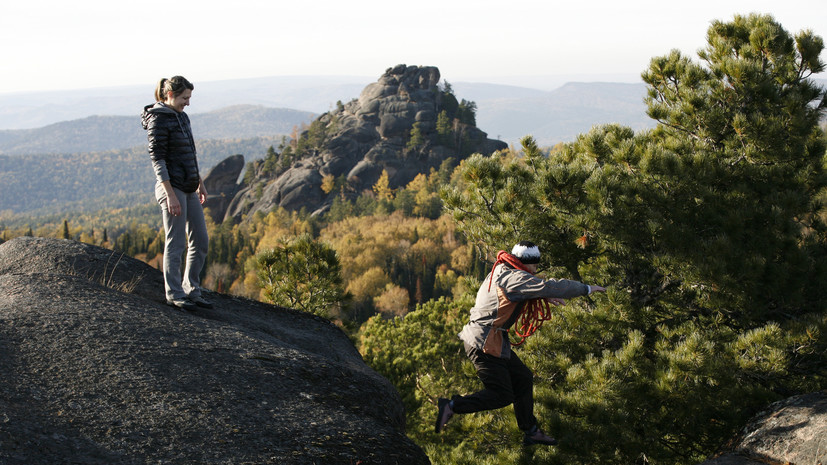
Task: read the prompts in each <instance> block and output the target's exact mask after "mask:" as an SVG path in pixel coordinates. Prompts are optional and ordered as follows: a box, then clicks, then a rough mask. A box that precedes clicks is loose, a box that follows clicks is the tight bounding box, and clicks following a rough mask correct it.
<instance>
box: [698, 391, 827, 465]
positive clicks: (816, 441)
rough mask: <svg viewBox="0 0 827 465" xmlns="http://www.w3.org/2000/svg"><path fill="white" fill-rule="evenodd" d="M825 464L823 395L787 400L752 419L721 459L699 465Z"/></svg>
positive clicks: (826, 443)
mask: <svg viewBox="0 0 827 465" xmlns="http://www.w3.org/2000/svg"><path fill="white" fill-rule="evenodd" d="M824 463H827V391H821V392H815V393H811V394H804V395H800V396H795V397H790V398H788V399H784V400H782V401H779V402H776V403H774V404H772V405H771V406H769V408H767V409H766V410H765V411H763V412H761V413H759V414H758V415H756V416H755V417H754V418H753V419H752V420H751V421H750V422H749V424H748V425H747V426H746V427H745V428H744V429H743V430H742V431H741V432H740V434H739V435H738V437H737V438H735V439H734V440H733V441H731V445H730V446H728V447H727V450H726V451H724V452H723V453H722V454H721V455H719V456H718V457H716V458H714V459H710V460H707V461H705V462H703V464H701V465H762V464H773V465H775V464H790V465H804V464H824Z"/></svg>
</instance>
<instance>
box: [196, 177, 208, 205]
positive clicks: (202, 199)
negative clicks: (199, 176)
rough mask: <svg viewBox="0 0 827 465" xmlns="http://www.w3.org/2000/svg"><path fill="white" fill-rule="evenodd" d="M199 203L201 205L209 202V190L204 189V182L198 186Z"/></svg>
mask: <svg viewBox="0 0 827 465" xmlns="http://www.w3.org/2000/svg"><path fill="white" fill-rule="evenodd" d="M198 201H199V202H201V205H203V204H204V202H206V201H207V188H206V187H204V181H201V182H200V183H199V184H198Z"/></svg>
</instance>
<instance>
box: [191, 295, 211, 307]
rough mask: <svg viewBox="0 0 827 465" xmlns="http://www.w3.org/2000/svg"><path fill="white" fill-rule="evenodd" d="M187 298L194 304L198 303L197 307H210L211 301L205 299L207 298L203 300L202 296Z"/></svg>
mask: <svg viewBox="0 0 827 465" xmlns="http://www.w3.org/2000/svg"><path fill="white" fill-rule="evenodd" d="M189 299H190V301H191V302H192V303H194V304H195V305H198V306H199V307H202V308H212V303H211V302H209V301H207V300H204V298H203V297H201V296H200V295H199V296H195V297H193V296H189Z"/></svg>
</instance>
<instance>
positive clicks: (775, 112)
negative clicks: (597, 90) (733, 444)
mask: <svg viewBox="0 0 827 465" xmlns="http://www.w3.org/2000/svg"><path fill="white" fill-rule="evenodd" d="M822 49H823V42H822V40H821V38H820V37H816V36H814V35H813V34H812V33H811V32H808V31H805V32H802V33H799V34H798V35H797V36H796V37H795V38H793V37H792V36H790V34H789V33H787V32H786V31H785V30H784V29H783V28H782V27H781V26H780V25H779V24H777V23H776V22H775V21H774V20H773V19H772V18H771V17H769V16H761V15H750V16H747V17H743V16H736V17H735V19H734V21H732V22H729V23H723V22H714V23H713V24H712V26H711V27H710V29H709V34H708V45H707V47H706V48H705V49H704V50H702V51H701V52H699V56H700V58H701V59H702V60H704V61H705V64H703V65H701V64H697V63H694V62H693V61H692V60H690V59H689V58H687V57H684V56H682V55H681V54H680V53H679V52H672V53H671V54H669V55H667V56H665V57H658V58H655V59H653V60H652V62H651V66H650V68H649V70H648V71H647V72H646V73H644V76H643V77H644V80H645V81H646V83H647V84H648V85H649V92H648V95H649V97H648V100H647V103H648V113H649V115H650V116H652V117H653V118H654V119H656V120H657V121H658V122H659V124H658V127H657V128H656V129H655V130H653V131H650V132H643V133H641V134H635V133H634V132H633V131H632V130H631V129H629V128H625V127H621V126H616V125H610V126H603V127H597V128H595V129H593V130H592V131H590V132H589V133H587V134H584V135H581V136H579V137H578V138H577V140H576V141H575V142H573V143H571V144H567V145H566V146H564V147H562V148H560V150H556V151H554V152H553V153H552V154H550V155H549V156H548V157H544V156H540V154H539V153H538V152H537V147H536V144H535V143H534V141H533V140H532V139H524V140H523V150H524V155H525V156H524V157H522V158H513V157H508V156H505V155H503V154H495V155H493V156H491V157H483V156H479V155H475V156H472V157H471V158H469V159H468V160H466V161H465V162H464V163H463V166H462V167H461V168H460V170H459V174H460V179H461V183H460V185H459V186H458V187H456V188H454V189H449V190H446V191H445V192H444V195H443V197H444V201H445V206H446V209H448V210H449V211H451V212H452V213H453V215H454V217H455V219H456V220H457V222H458V224H459V227H460V229H461V231H462V232H463V233H464V234H465V235H466V236H467V237H468V239H469V242H470V243H472V244H482V245H484V247H485V250H484V252H485V253H486V254H488V255H489V256H490V255H492V254H493V253H494V252H495V251H496V250H497V249H502V248H506V247H509V246H510V245H511V244H514V243H516V242H517V241H519V240H522V239H530V240H533V241H535V242H537V243H538V244H540V247H541V250H543V257H544V258H543V260H544V263H542V267H543V268H544V269H545V271H546V272H547V273H549V275H551V276H555V277H566V278H573V279H577V280H580V281H583V282H591V283H598V284H603V285H607V286H608V287H609V292H608V293H607V294H606V295H605V296H599V297H595V298H594V299H593V300H583V301H580V302H579V303H577V304H569V305H567V306H566V307H564V308H562V309H560V310H559V313H558V314H557V315H556V317H555V318H554V320H553V321H552V322H549V323H546V324H545V325H543V328H542V330H541V331H540V332H538V334H537V335H535V336H534V337H533V339H530V340H529V342H528V343H527V344H526V347H525V351H524V352H522V353H521V357H523V358H524V360H525V361H526V363H527V364H529V366H532V367H534V369H535V371H536V373H537V374H538V376H537V378H538V386H537V388H536V389H535V398H536V403H537V404H538V410H539V413H540V415H542V416H544V417H545V418H546V419H547V421H549V422H550V423H551V424H550V427H549V429H551V430H552V431H561V432H562V434H560V436H562V439H563V440H564V441H565V440H566V439H567V437H569V438H570V439H572V441H571V442H569V443H570V444H572V447H571V449H569V450H567V451H562V450H561V452H560V455H559V456H558V457H557V459H556V461H557V462H560V463H596V462H600V463H618V464H621V463H633V462H635V461H637V460H639V459H640V458H641V457H643V456H645V457H646V459H647V460H648V461H651V462H658V463H697V462H699V461H701V460H702V459H703V457H704V456H706V455H707V454H709V453H710V452H712V451H713V450H715V449H716V448H717V447H719V446H720V445H721V442H722V441H723V440H725V439H726V438H728V437H731V436H732V434H733V433H734V432H735V431H736V429H737V428H739V427H741V426H742V425H743V423H744V422H745V421H746V419H747V418H748V417H749V416H750V415H752V414H753V413H754V412H756V411H757V410H758V409H761V408H763V407H765V406H766V405H767V403H768V402H770V401H772V400H775V399H778V398H779V397H780V396H783V395H789V394H791V393H796V392H804V391H808V390H818V389H824V388H825V387H827V380H825V374H824V372H823V370H821V369H820V368H817V367H818V365H819V363H820V362H819V357H820V355H819V354H820V353H823V352H824V351H825V350H827V338H825V337H824V336H823V335H824V334H827V333H825V331H827V315H825V313H824V310H823V304H822V302H824V301H825V298H827V292H826V291H825V289H824V286H823V283H824V282H825V279H827V267H825V263H827V260H825V259H827V249H826V248H825V245H824V244H825V243H827V242H826V241H825V239H827V228H825V224H824V222H823V218H824V215H823V211H824V207H825V205H824V192H827V177H825V175H824V174H825V173H824V170H823V167H824V166H825V165H824V161H825V139H824V134H823V133H822V130H821V128H820V127H819V124H818V122H819V119H820V118H821V117H822V116H823V115H824V112H825V91H824V89H822V88H821V87H819V86H818V85H816V84H815V83H814V82H812V81H811V80H810V79H809V76H810V75H812V74H813V73H817V72H819V71H821V70H823V68H824V65H823V63H822V62H821V61H820V60H819V58H818V57H819V55H820V53H821V51H822ZM548 354H554V355H553V356H551V357H549V356H548ZM547 380H548V381H547ZM551 380H553V381H554V382H553V383H552V382H551ZM540 415H538V416H540ZM574 438H576V441H574Z"/></svg>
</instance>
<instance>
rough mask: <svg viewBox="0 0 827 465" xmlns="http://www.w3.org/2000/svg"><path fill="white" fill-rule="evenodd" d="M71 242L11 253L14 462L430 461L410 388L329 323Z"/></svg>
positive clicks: (14, 244) (2, 399) (0, 332)
mask: <svg viewBox="0 0 827 465" xmlns="http://www.w3.org/2000/svg"><path fill="white" fill-rule="evenodd" d="M206 295H207V297H208V298H209V299H210V300H212V301H213V302H214V304H215V307H214V308H213V309H210V310H206V309H201V310H198V311H195V312H191V313H189V312H183V311H180V310H178V309H176V308H174V307H170V306H168V305H166V304H165V303H164V297H163V279H162V276H161V274H160V272H158V271H157V270H155V269H153V268H151V267H149V266H147V265H145V264H144V263H142V262H140V261H137V260H134V259H132V258H129V257H126V256H122V255H121V254H119V253H117V252H113V251H111V250H107V249H103V248H100V247H95V246H91V245H86V244H82V243H78V242H74V241H69V240H61V239H44V238H32V237H22V238H17V239H13V240H11V241H8V242H6V243H4V244H2V245H0V373H2V374H3V375H2V376H0V463H3V464H28V465H39V464H44V465H45V464H54V463H83V464H147V463H182V464H183V463H227V464H228V463H238V464H241V463H262V464H263V463H273V464H276V463H278V464H288V465H289V464H312V463H324V464H342V465H351V464H355V463H363V464H427V463H429V461H428V458H427V456H426V455H425V454H424V453H423V451H422V450H421V449H420V448H419V447H418V446H416V445H415V444H414V443H413V442H412V441H410V440H409V439H408V438H407V437H406V436H405V433H404V424H405V418H404V412H403V406H402V401H401V399H400V397H399V394H398V393H397V391H396V390H395V389H394V388H393V386H392V385H391V384H390V383H389V382H388V381H387V380H386V379H384V378H382V377H381V376H379V375H378V374H377V373H376V372H374V371H373V370H371V369H370V368H369V367H367V366H366V365H365V364H364V362H363V361H362V358H361V357H360V355H359V353H358V352H357V351H356V349H355V348H354V346H353V344H352V343H351V342H350V340H349V339H348V338H347V336H346V335H345V334H344V333H343V332H342V331H341V330H340V329H339V328H338V327H337V326H335V325H333V324H332V323H330V322H329V321H328V320H325V319H322V318H318V317H316V316H313V315H311V314H307V313H303V312H298V311H295V310H290V309H286V308H281V307H275V306H272V305H267V304H264V303H260V302H255V301H251V300H246V299H241V298H237V297H232V296H229V295H224V294H218V293H213V292H207V293H206Z"/></svg>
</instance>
